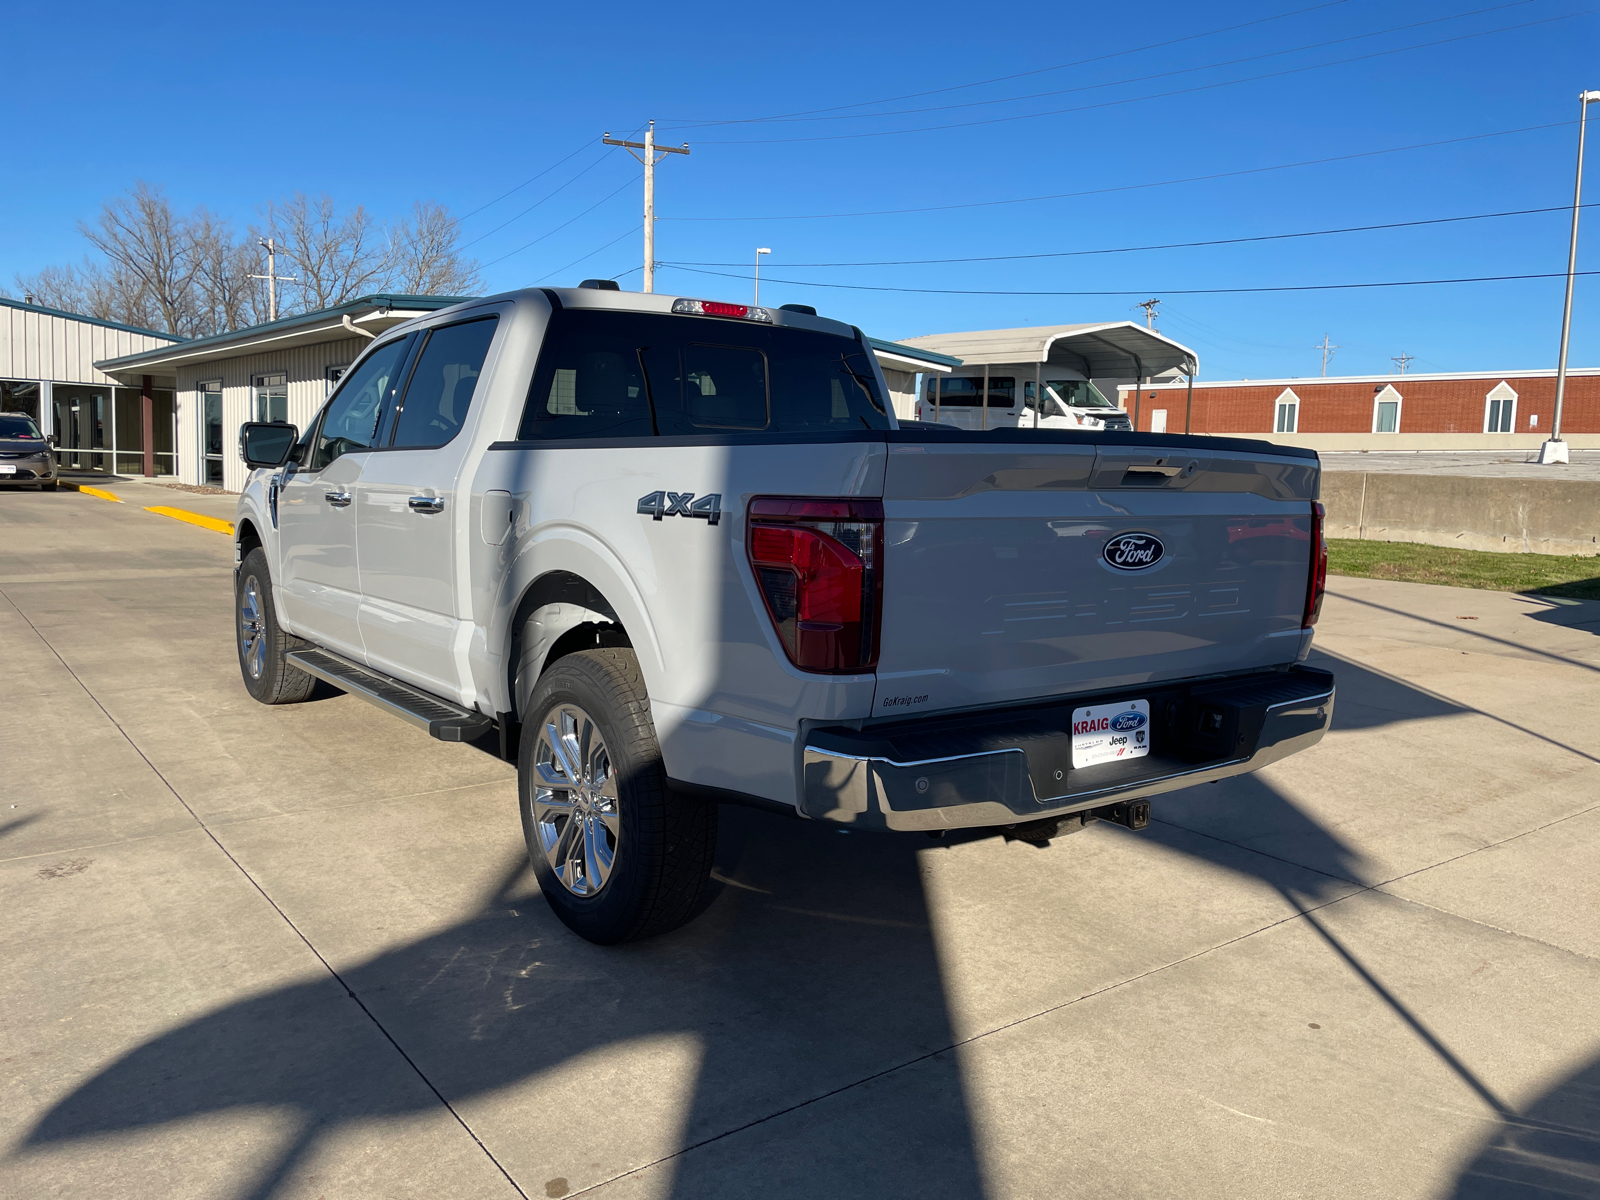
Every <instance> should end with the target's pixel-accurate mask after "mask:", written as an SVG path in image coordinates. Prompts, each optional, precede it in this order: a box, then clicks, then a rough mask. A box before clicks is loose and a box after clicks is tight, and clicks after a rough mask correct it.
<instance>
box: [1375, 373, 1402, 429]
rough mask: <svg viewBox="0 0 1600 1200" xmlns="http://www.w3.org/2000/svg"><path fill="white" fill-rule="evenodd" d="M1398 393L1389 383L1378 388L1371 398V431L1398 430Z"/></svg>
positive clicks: (1399, 400)
mask: <svg viewBox="0 0 1600 1200" xmlns="http://www.w3.org/2000/svg"><path fill="white" fill-rule="evenodd" d="M1400 404H1401V399H1400V393H1399V392H1397V391H1395V390H1394V385H1393V384H1389V385H1387V386H1385V387H1383V388H1380V389H1379V391H1378V394H1377V395H1375V396H1373V398H1372V432H1373V433H1399V432H1400Z"/></svg>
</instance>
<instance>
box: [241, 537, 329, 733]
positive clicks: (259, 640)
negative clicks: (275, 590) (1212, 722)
mask: <svg viewBox="0 0 1600 1200" xmlns="http://www.w3.org/2000/svg"><path fill="white" fill-rule="evenodd" d="M233 609H234V632H235V635H236V636H235V639H234V641H235V644H236V645H237V646H238V648H239V673H240V674H241V675H243V676H244V686H245V688H246V690H248V691H249V693H250V695H251V696H253V697H254V698H255V699H257V700H259V701H260V702H261V703H262V704H298V703H299V702H300V701H302V700H304V699H306V698H307V697H309V696H310V695H311V691H312V689H313V688H315V687H316V686H317V681H316V679H315V678H314V677H313V676H311V675H307V674H306V673H305V672H304V671H302V670H299V669H298V668H296V667H291V666H290V665H289V663H288V662H287V661H286V660H285V658H284V655H285V654H287V653H288V652H289V651H290V650H293V649H294V648H295V647H296V646H298V645H300V639H299V638H297V637H294V636H293V635H292V634H288V633H285V632H284V630H283V627H282V626H281V625H279V624H278V610H277V609H276V608H275V607H274V606H273V603H272V576H271V574H270V573H269V572H268V570H267V554H266V551H265V550H263V549H261V547H260V546H257V547H256V548H255V549H254V550H252V551H250V553H249V554H246V555H245V556H244V562H243V563H241V564H240V566H239V576H238V580H237V582H236V583H235V585H234V599H233Z"/></svg>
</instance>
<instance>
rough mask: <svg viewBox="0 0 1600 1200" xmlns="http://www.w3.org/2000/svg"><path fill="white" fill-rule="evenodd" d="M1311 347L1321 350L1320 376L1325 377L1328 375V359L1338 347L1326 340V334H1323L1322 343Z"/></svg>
mask: <svg viewBox="0 0 1600 1200" xmlns="http://www.w3.org/2000/svg"><path fill="white" fill-rule="evenodd" d="M1312 349H1313V350H1321V351H1322V377H1323V378H1324V379H1326V378H1327V377H1328V360H1329V359H1330V358H1332V357H1333V355H1334V351H1336V350H1338V349H1339V347H1337V346H1335V345H1334V344H1333V343H1332V342H1330V341H1329V340H1328V335H1327V334H1323V335H1322V345H1320V346H1313V347H1312Z"/></svg>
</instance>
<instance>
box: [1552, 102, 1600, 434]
mask: <svg viewBox="0 0 1600 1200" xmlns="http://www.w3.org/2000/svg"><path fill="white" fill-rule="evenodd" d="M1596 100H1600V92H1579V93H1578V178H1577V182H1576V183H1574V184H1573V187H1572V240H1571V241H1570V242H1568V244H1567V299H1566V303H1565V304H1564V305H1563V306H1562V309H1561V354H1560V357H1559V358H1558V360H1557V362H1556V412H1555V420H1554V421H1553V422H1552V424H1551V429H1550V440H1549V441H1547V442H1545V444H1544V445H1542V446H1540V447H1539V461H1540V462H1541V463H1558V462H1562V463H1564V462H1568V461H1569V460H1570V456H1569V455H1568V453H1567V444H1566V443H1565V442H1563V441H1562V440H1561V402H1562V401H1563V400H1564V399H1566V395H1567V337H1568V335H1569V334H1570V333H1571V332H1572V278H1573V276H1574V275H1575V274H1576V273H1577V270H1578V210H1579V209H1580V208H1581V207H1582V204H1583V134H1584V126H1585V125H1586V124H1587V123H1588V119H1589V105H1591V104H1593V103H1594V102H1595V101H1596Z"/></svg>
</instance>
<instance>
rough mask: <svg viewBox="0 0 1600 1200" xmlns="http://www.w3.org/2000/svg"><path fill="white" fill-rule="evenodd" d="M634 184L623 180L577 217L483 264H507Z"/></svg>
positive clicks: (631, 181) (488, 265)
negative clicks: (510, 259) (513, 256)
mask: <svg viewBox="0 0 1600 1200" xmlns="http://www.w3.org/2000/svg"><path fill="white" fill-rule="evenodd" d="M632 183H633V180H631V179H625V180H623V182H622V187H619V188H618V189H617V190H616V191H614V192H611V193H610V194H609V195H606V196H602V197H601V198H600V199H599V200H596V201H595V202H594V203H593V204H591V205H590V206H589V207H588V208H586V209H584V210H583V211H582V212H581V213H579V214H578V215H577V216H576V217H572V218H571V219H570V220H566V221H563V222H561V224H559V225H557V226H556V227H555V228H554V229H551V230H547V231H546V232H544V233H541V234H540V235H539V236H538V237H536V238H534V239H533V241H531V242H524V243H523V244H522V245H520V246H518V247H517V248H516V249H515V250H512V251H509V252H508V253H505V254H502V255H501V256H500V257H499V258H496V259H491V260H490V261H489V262H486V263H484V264H483V265H484V267H492V266H494V265H495V264H496V263H503V262H505V260H506V259H508V258H510V257H511V256H512V255H513V254H521V253H522V252H523V251H524V250H526V249H528V248H529V247H530V246H537V245H538V244H539V243H540V242H542V241H544V240H545V238H547V237H549V236H550V235H551V234H553V233H559V232H560V231H561V230H563V229H565V228H566V227H567V226H568V225H571V224H572V222H573V221H576V220H578V219H579V218H580V217H586V216H588V215H589V214H590V213H592V212H593V211H594V210H595V209H597V208H599V207H600V206H601V205H602V204H604V203H605V202H606V201H607V200H610V199H612V198H613V197H615V196H619V195H621V194H622V191H623V188H626V187H628V186H629V185H630V184H632ZM563 269H564V268H563Z"/></svg>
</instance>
